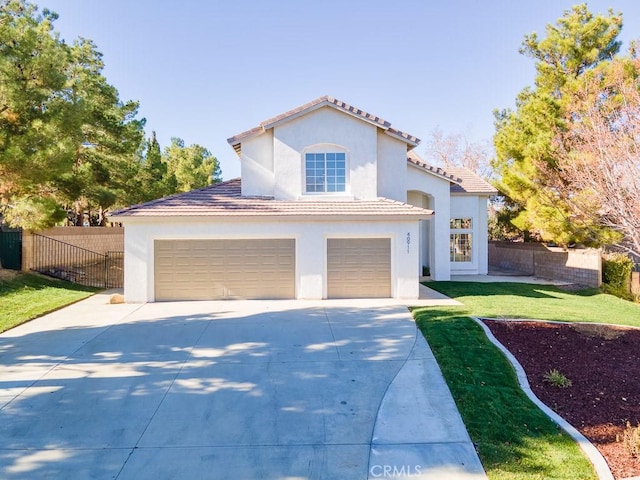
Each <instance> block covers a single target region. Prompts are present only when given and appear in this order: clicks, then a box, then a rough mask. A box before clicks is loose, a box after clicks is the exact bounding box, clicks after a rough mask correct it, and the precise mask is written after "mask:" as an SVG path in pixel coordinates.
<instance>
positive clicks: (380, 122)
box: [227, 95, 420, 155]
mask: <svg viewBox="0 0 640 480" xmlns="http://www.w3.org/2000/svg"><path fill="white" fill-rule="evenodd" d="M322 107H330V108H335V109H336V110H339V111H341V112H344V113H346V114H348V115H352V116H354V117H356V118H358V119H359V120H363V121H365V122H368V123H370V124H372V125H375V126H376V127H378V128H380V129H382V130H384V131H385V133H387V134H388V135H391V136H393V137H395V138H397V139H399V140H402V141H404V142H405V143H407V146H408V148H409V149H410V148H413V147H415V146H416V145H418V144H419V143H420V139H419V138H417V137H415V136H413V135H410V134H408V133H405V132H402V131H400V130H398V129H395V128H392V127H391V123H390V122H388V121H386V120H384V119H382V118H380V117H378V116H377V115H373V114H371V113H368V112H365V111H364V110H361V109H359V108H357V107H354V106H353V105H350V104H348V103H346V102H343V101H342V100H339V99H337V98H335V97H331V96H329V95H324V96H322V97H318V98H316V99H315V100H312V101H311V102H309V103H305V104H304V105H300V106H299V107H296V108H294V109H292V110H289V111H287V112H284V113H282V114H280V115H277V116H275V117H272V118H270V119H268V120H265V121H264V122H261V123H260V125H258V126H257V127H254V128H252V129H251V130H247V131H246V132H242V133H239V134H238V135H234V136H233V137H231V138H228V139H227V142H229V144H230V145H231V146H232V147H233V148H234V150H235V151H236V153H237V154H238V155H240V151H241V148H242V147H241V144H242V140H245V139H247V138H251V137H253V136H255V135H259V134H261V133H263V132H265V131H266V130H268V129H270V128H274V127H276V126H278V125H281V124H283V123H286V122H288V121H291V120H293V119H295V118H298V117H300V116H302V115H306V114H307V113H309V112H312V111H314V110H317V109H319V108H322Z"/></svg>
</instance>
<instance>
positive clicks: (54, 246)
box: [31, 233, 124, 288]
mask: <svg viewBox="0 0 640 480" xmlns="http://www.w3.org/2000/svg"><path fill="white" fill-rule="evenodd" d="M31 269H32V270H33V271H36V272H38V273H41V274H43V275H48V276H50V277H55V278H60V279H62V280H67V281H69V282H73V283H79V284H81V285H86V286H88V287H98V288H121V287H122V284H123V277H124V269H123V253H122V252H107V253H106V254H102V253H98V252H93V251H91V250H87V249H86V248H82V247H78V246H76V245H72V244H70V243H66V242H61V241H60V240H56V239H55V238H50V237H46V236H44V235H38V234H37V233H34V234H33V258H32V265H31Z"/></svg>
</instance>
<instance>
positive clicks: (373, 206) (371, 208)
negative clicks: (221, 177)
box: [109, 178, 433, 219]
mask: <svg viewBox="0 0 640 480" xmlns="http://www.w3.org/2000/svg"><path fill="white" fill-rule="evenodd" d="M430 215H433V211H431V210H426V209H423V208H419V207H415V206H413V205H408V204H406V203H402V202H397V201H394V200H389V199H386V198H379V199H377V200H348V201H340V200H331V199H326V198H325V199H322V200H320V199H318V200H317V201H314V200H312V199H310V200H298V201H292V200H274V199H273V198H272V197H250V196H242V195H241V182H240V179H239V178H237V179H234V180H228V181H226V182H222V183H218V184H215V185H210V186H208V187H205V188H201V189H198V190H192V191H190V192H186V193H180V194H176V195H172V196H169V197H165V198H161V199H158V200H153V201H151V202H147V203H143V204H140V205H134V206H131V207H128V208H124V209H122V210H118V211H115V212H113V213H111V214H110V215H109V216H110V217H114V218H118V219H120V218H124V217H172V216H181V217H190V216H215V217H267V216H271V217H309V216H312V217H317V216H338V217H376V218H378V217H384V218H387V219H390V218H393V217H401V218H407V219H408V218H415V219H419V218H428V217H429V216H430Z"/></svg>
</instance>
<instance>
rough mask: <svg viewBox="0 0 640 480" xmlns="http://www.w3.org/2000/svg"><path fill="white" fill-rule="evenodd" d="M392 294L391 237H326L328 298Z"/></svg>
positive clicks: (373, 296) (375, 296)
mask: <svg viewBox="0 0 640 480" xmlns="http://www.w3.org/2000/svg"><path fill="white" fill-rule="evenodd" d="M390 296H391V239H389V238H329V239H327V297H328V298H387V297H390Z"/></svg>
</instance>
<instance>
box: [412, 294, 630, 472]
mask: <svg viewBox="0 0 640 480" xmlns="http://www.w3.org/2000/svg"><path fill="white" fill-rule="evenodd" d="M426 285H427V286H428V287H430V288H433V289H434V290H437V291H439V292H442V293H444V294H445V295H448V296H449V297H452V298H455V299H456V300H458V301H459V302H461V303H462V304H463V305H462V306H459V307H437V308H435V307H430V308H421V309H416V310H414V311H413V315H414V317H415V319H416V322H417V324H418V327H419V328H420V330H421V331H422V333H423V334H424V336H425V337H426V339H427V341H428V342H429V345H430V346H431V349H432V350H433V353H434V355H435V356H436V358H437V360H438V364H439V365H440V368H441V369H442V373H443V374H444V376H445V379H446V381H447V384H448V385H449V388H450V389H451V393H452V394H453V396H454V398H455V401H456V404H457V405H458V408H459V410H460V413H461V415H462V418H463V419H464V423H465V425H466V426H467V429H468V431H469V434H470V435H471V438H472V439H473V441H474V442H475V443H476V444H477V445H478V453H479V455H480V459H481V460H482V464H483V466H484V467H485V469H486V471H487V474H488V476H489V478H490V479H492V480H493V479H500V480H502V479H504V480H507V479H509V480H511V479H526V480H533V479H572V480H573V479H588V478H596V475H595V473H594V471H593V468H592V467H591V464H590V463H589V461H588V460H587V458H586V457H585V456H584V455H583V454H582V451H581V450H580V449H579V447H578V446H577V444H576V443H575V442H574V441H573V440H572V439H571V438H570V437H569V436H568V435H566V434H565V433H564V432H562V431H560V430H559V428H558V427H557V426H556V425H555V424H554V423H553V422H552V421H551V420H550V419H549V418H548V417H547V416H546V415H544V414H543V413H542V411H541V410H540V409H538V408H537V407H536V406H535V405H534V404H533V403H532V402H531V401H530V400H529V399H528V398H527V396H526V395H525V394H524V393H523V392H522V390H521V389H520V387H519V385H518V382H517V379H516V376H515V372H514V371H513V368H512V367H511V364H510V363H509V362H508V361H507V360H506V358H505V357H504V356H503V355H502V353H501V352H500V351H499V350H498V349H497V348H496V347H494V346H493V344H492V343H491V342H490V341H489V340H488V339H487V337H486V336H485V334H484V332H483V331H482V329H481V328H480V327H479V326H478V325H477V324H476V323H475V322H473V320H471V319H470V318H468V317H469V316H476V317H494V318H499V317H505V318H531V319H540V320H557V321H581V322H599V323H610V324H620V325H632V326H640V305H637V304H634V303H632V302H628V301H625V300H621V299H619V298H616V297H614V296H612V295H608V294H604V293H602V292H600V291H599V290H597V289H588V290H581V291H577V292H567V291H564V290H561V289H558V288H556V287H553V286H548V285H533V284H523V283H477V282H429V283H427V284H426Z"/></svg>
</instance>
